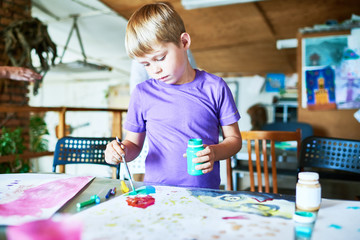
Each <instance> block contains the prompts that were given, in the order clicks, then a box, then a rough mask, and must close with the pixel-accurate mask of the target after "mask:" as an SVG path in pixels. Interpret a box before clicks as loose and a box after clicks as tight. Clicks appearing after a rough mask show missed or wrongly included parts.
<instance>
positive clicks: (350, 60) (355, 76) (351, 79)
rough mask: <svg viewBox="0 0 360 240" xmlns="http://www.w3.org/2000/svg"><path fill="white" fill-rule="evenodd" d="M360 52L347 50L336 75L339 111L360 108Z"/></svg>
mask: <svg viewBox="0 0 360 240" xmlns="http://www.w3.org/2000/svg"><path fill="white" fill-rule="evenodd" d="M359 55H360V50H358V51H356V50H353V49H349V48H347V49H345V50H344V54H343V59H342V61H341V64H340V65H339V66H338V67H337V74H336V82H335V85H336V104H337V107H338V108H339V109H358V108H360V56H359Z"/></svg>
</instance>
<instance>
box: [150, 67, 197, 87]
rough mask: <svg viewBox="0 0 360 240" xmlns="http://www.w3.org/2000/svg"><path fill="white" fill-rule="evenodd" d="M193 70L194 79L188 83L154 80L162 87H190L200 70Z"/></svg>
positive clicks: (195, 82)
mask: <svg viewBox="0 0 360 240" xmlns="http://www.w3.org/2000/svg"><path fill="white" fill-rule="evenodd" d="M194 70H195V78H194V80H192V81H191V82H188V83H183V84H167V83H164V82H161V81H159V80H156V82H157V83H158V84H159V85H161V86H162V87H166V88H176V89H181V88H189V87H192V86H193V85H195V84H197V82H198V76H199V73H200V71H199V70H198V69H194Z"/></svg>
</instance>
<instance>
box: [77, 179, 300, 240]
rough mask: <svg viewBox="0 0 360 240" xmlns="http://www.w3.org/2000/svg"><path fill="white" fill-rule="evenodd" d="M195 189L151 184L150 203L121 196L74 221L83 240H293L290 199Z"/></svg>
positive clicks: (83, 213)
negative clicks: (141, 204) (134, 202)
mask: <svg viewBox="0 0 360 240" xmlns="http://www.w3.org/2000/svg"><path fill="white" fill-rule="evenodd" d="M228 193H229V192H224V191H217V190H209V191H206V190H205V191H198V190H190V189H185V188H177V187H166V186H155V193H152V194H149V195H142V194H139V195H137V196H138V197H146V198H149V199H154V203H153V204H152V205H149V206H147V207H146V208H139V207H136V206H135V207H134V206H130V205H128V202H127V199H128V198H129V197H131V198H133V197H134V196H130V195H129V194H125V195H122V196H119V197H116V198H113V199H112V200H109V201H107V202H104V203H101V204H99V205H97V206H94V207H92V208H89V209H86V210H84V211H82V212H80V213H78V214H76V215H75V216H74V217H75V218H77V219H80V220H82V221H83V227H84V231H83V236H82V237H83V239H89V240H90V239H116V238H117V237H118V236H121V238H122V239H274V240H275V239H293V238H294V229H293V221H292V219H291V216H292V215H293V213H294V210H295V204H294V202H293V201H290V200H289V201H287V200H283V199H273V198H271V197H270V195H266V194H264V195H259V194H256V193H254V194H249V193H245V192H244V193H234V194H228ZM241 205H244V206H241Z"/></svg>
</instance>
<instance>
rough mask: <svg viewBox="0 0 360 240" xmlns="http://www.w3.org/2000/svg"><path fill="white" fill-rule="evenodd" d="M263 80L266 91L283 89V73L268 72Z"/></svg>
mask: <svg viewBox="0 0 360 240" xmlns="http://www.w3.org/2000/svg"><path fill="white" fill-rule="evenodd" d="M265 81H266V82H265V91H266V92H281V91H284V90H285V74H282V73H268V74H267V75H266V80H265Z"/></svg>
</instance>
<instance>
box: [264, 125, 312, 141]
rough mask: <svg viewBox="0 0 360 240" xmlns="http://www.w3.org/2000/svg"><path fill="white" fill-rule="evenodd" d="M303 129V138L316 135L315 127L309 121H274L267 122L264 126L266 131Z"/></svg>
mask: <svg viewBox="0 0 360 240" xmlns="http://www.w3.org/2000/svg"><path fill="white" fill-rule="evenodd" d="M298 128H300V129H301V140H304V139H305V138H307V137H311V136H313V135H314V130H313V127H312V126H311V125H310V124H308V123H303V122H274V123H267V124H265V125H264V126H263V127H262V130H265V131H292V132H294V131H296V129H298Z"/></svg>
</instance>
